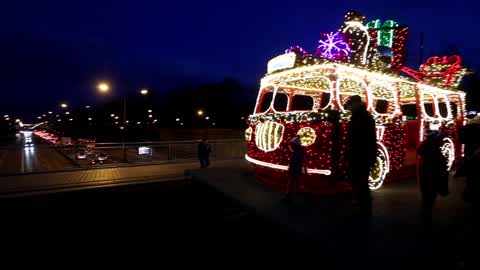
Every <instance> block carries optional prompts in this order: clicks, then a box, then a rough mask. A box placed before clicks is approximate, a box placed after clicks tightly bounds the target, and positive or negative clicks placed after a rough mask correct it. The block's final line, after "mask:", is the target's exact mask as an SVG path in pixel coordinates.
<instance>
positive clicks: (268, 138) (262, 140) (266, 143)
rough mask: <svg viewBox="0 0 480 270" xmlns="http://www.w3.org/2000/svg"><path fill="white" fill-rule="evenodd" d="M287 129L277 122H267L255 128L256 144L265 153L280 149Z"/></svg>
mask: <svg viewBox="0 0 480 270" xmlns="http://www.w3.org/2000/svg"><path fill="white" fill-rule="evenodd" d="M284 130H285V127H284V126H283V125H282V124H280V123H276V122H272V121H266V122H264V123H260V124H258V125H257V126H256V127H255V143H256V145H257V147H258V148H259V149H261V150H262V151H264V152H271V151H274V150H276V149H277V148H278V146H279V145H280V143H281V142H282V139H283V131H284Z"/></svg>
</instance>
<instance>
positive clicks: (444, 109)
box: [438, 102, 448, 118]
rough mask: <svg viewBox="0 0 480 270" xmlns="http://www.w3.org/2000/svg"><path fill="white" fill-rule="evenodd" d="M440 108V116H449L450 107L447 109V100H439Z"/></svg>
mask: <svg viewBox="0 0 480 270" xmlns="http://www.w3.org/2000/svg"><path fill="white" fill-rule="evenodd" d="M438 110H439V113H440V116H441V117H443V118H447V117H448V109H447V104H446V103H445V102H439V103H438Z"/></svg>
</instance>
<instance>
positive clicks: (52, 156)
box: [0, 140, 247, 175]
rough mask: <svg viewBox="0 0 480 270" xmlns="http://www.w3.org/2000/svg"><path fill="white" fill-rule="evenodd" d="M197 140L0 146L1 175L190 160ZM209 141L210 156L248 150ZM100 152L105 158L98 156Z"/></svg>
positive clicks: (240, 153) (236, 142)
mask: <svg viewBox="0 0 480 270" xmlns="http://www.w3.org/2000/svg"><path fill="white" fill-rule="evenodd" d="M198 143H199V141H165V142H136V143H128V144H126V145H125V154H124V148H123V147H122V145H121V144H120V143H97V144H95V147H92V148H88V147H87V146H86V145H71V146H55V145H46V144H38V145H33V146H30V147H26V146H23V145H19V146H11V147H0V175H9V174H16V173H28V172H41V171H61V170H69V169H85V168H96V167H110V166H123V165H127V164H156V163H158V164H160V163H180V162H189V161H195V160H198ZM208 144H210V146H211V150H212V152H211V154H210V158H211V159H212V160H228V159H239V158H243V157H244V156H245V153H246V151H247V146H246V143H245V140H215V141H209V142H208ZM83 153H84V154H83ZM79 154H80V155H79ZM100 154H104V155H106V157H107V158H106V159H105V160H100V159H101V158H99V155H100ZM124 157H125V158H126V161H125V160H124Z"/></svg>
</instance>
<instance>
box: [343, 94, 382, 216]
mask: <svg viewBox="0 0 480 270" xmlns="http://www.w3.org/2000/svg"><path fill="white" fill-rule="evenodd" d="M346 107H347V109H350V111H351V113H352V116H351V118H350V122H349V127H348V138H347V139H348V149H347V153H346V158H347V168H348V173H349V176H350V180H351V183H352V195H353V196H352V197H353V202H354V204H358V205H359V206H360V207H361V209H362V210H365V211H366V213H367V214H369V215H370V214H371V211H372V198H371V194H370V187H369V185H368V178H369V176H370V170H371V168H372V167H373V165H374V164H375V161H376V156H377V139H376V130H375V121H374V120H373V117H372V115H371V114H370V113H369V112H368V111H367V107H366V105H365V103H364V102H363V101H362V99H361V97H360V96H358V95H355V96H351V97H350V98H349V100H348V101H347V104H346Z"/></svg>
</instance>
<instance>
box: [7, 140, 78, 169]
mask: <svg viewBox="0 0 480 270" xmlns="http://www.w3.org/2000/svg"><path fill="white" fill-rule="evenodd" d="M32 139H33V140H32V142H33V146H32V147H26V146H25V139H24V138H23V136H22V137H17V140H16V141H15V143H14V144H11V145H7V146H2V147H1V148H0V175H9V174H16V173H26V172H39V171H54V170H62V169H67V168H73V167H75V165H74V164H73V163H72V162H71V161H70V160H69V159H67V158H66V157H64V156H63V155H62V154H60V153H59V152H58V151H57V150H56V149H53V148H52V147H50V146H49V145H48V144H46V143H44V142H43V141H42V140H41V139H40V138H38V137H36V136H33V137H32Z"/></svg>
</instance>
